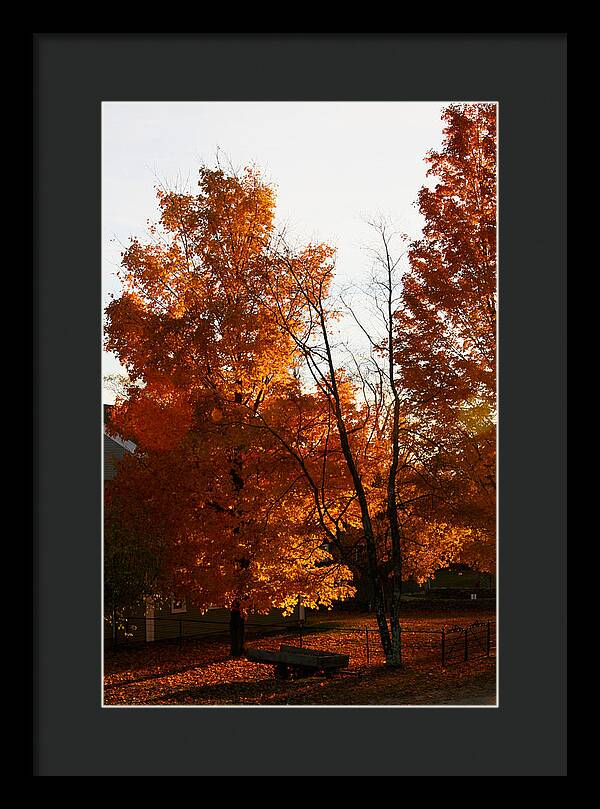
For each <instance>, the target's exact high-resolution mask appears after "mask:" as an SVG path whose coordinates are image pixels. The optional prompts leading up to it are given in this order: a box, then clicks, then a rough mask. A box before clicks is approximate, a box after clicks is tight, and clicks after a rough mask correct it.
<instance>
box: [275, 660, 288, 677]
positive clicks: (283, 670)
mask: <svg viewBox="0 0 600 809" xmlns="http://www.w3.org/2000/svg"><path fill="white" fill-rule="evenodd" d="M274 670H275V679H276V680H287V679H288V677H289V671H288V667H287V665H286V664H285V663H276V664H275V666H274Z"/></svg>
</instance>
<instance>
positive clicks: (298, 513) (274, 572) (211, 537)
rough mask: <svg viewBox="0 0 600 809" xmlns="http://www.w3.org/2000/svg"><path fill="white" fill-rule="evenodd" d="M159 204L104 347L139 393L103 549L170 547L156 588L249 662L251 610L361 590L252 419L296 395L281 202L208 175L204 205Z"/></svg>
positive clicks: (121, 415) (263, 189) (128, 413)
mask: <svg viewBox="0 0 600 809" xmlns="http://www.w3.org/2000/svg"><path fill="white" fill-rule="evenodd" d="M158 199H159V204H160V209H161V216H160V221H159V223H158V224H157V225H156V226H154V227H153V228H152V229H151V236H152V239H151V241H150V242H149V243H147V244H142V243H141V242H140V241H138V240H134V241H132V243H131V245H130V246H129V247H128V249H127V250H126V251H125V253H124V255H123V261H122V269H121V273H120V275H121V280H122V283H123V286H124V291H123V294H122V295H121V296H120V297H118V298H116V299H114V300H113V301H112V302H111V303H110V304H109V306H108V307H107V324H106V330H105V333H106V347H107V349H109V350H111V351H114V352H115V353H116V355H117V356H118V357H119V360H120V361H121V363H122V365H123V366H125V368H126V369H127V372H128V374H129V378H130V381H131V384H130V386H129V389H128V391H127V395H126V396H125V397H122V398H120V399H118V400H117V403H116V406H115V408H114V409H113V414H112V420H111V429H112V430H113V431H114V432H115V433H118V434H119V435H121V436H122V437H124V438H127V439H130V440H132V441H134V442H135V443H136V445H137V451H136V453H135V455H133V456H131V457H129V458H127V459H126V461H125V462H124V463H122V464H121V468H120V470H119V474H118V475H117V477H116V478H115V480H114V481H113V482H112V483H111V484H110V485H109V487H108V491H107V505H106V518H107V523H111V522H114V521H115V520H117V519H118V524H119V526H120V531H119V532H116V534H115V532H114V531H111V532H109V534H108V536H114V537H115V542H118V541H119V539H124V540H125V541H130V537H131V536H134V535H135V536H139V535H140V533H143V532H144V531H145V530H146V528H147V527H148V526H150V527H151V529H152V533H153V534H156V533H158V534H160V536H161V537H162V542H163V544H164V546H165V551H164V557H163V558H164V564H163V565H162V569H161V574H160V577H159V579H160V580H157V583H156V587H157V588H158V589H160V588H162V589H163V590H166V591H171V592H173V593H177V592H185V593H186V596H187V598H189V599H190V600H191V601H193V602H194V603H195V604H197V605H198V606H199V607H200V608H201V609H207V608H209V607H214V606H223V607H227V608H229V609H231V610H232V625H234V626H235V627H236V632H235V633H234V636H235V637H234V636H232V652H233V653H235V654H239V653H240V652H241V651H242V648H243V640H242V638H241V636H240V633H239V632H238V630H239V629H240V627H241V629H243V616H244V615H245V614H246V613H247V612H248V611H249V610H256V611H260V612H265V611H268V610H269V609H270V608H271V607H281V608H283V610H284V611H287V612H290V611H291V610H292V609H293V608H294V606H295V605H296V603H297V602H298V599H302V601H303V603H304V604H305V605H306V606H316V605H317V604H319V605H330V604H331V603H332V601H333V600H334V599H342V598H344V597H347V596H349V595H351V594H352V593H353V592H354V590H353V587H352V586H351V583H350V581H351V574H350V571H349V570H348V569H347V568H346V567H345V566H344V565H343V564H340V563H336V562H335V561H334V560H333V558H332V557H331V555H330V554H329V553H328V551H327V549H326V548H325V547H324V546H323V536H322V533H321V529H320V526H319V523H318V520H315V518H314V504H313V501H312V499H311V493H310V491H308V490H307V487H306V485H305V481H304V479H303V478H302V476H299V475H298V470H297V468H296V467H295V465H294V462H293V459H291V458H290V456H289V455H288V454H287V453H285V452H282V448H281V445H280V442H278V441H277V440H276V439H275V438H274V436H273V435H272V434H271V433H269V432H268V431H266V430H264V429H262V427H261V425H260V424H259V420H258V418H257V414H258V413H259V411H260V410H261V409H265V408H269V409H270V412H271V413H272V414H274V418H275V420H276V421H277V423H278V424H279V423H280V421H281V418H282V416H283V415H285V412H284V411H285V407H282V406H281V405H279V406H278V404H277V402H278V401H279V400H284V401H286V402H294V401H295V400H300V398H301V393H300V386H299V383H298V380H297V378H296V377H295V376H294V371H295V367H296V364H297V359H296V356H295V352H294V346H293V344H292V341H291V340H290V338H289V336H286V334H284V333H283V332H282V331H281V329H279V327H278V325H277V323H276V321H275V320H274V319H273V317H272V316H271V315H270V311H271V306H270V303H269V301H268V300H266V298H268V296H269V289H272V288H275V287H276V288H277V289H278V295H279V298H278V301H279V302H281V301H285V303H286V305H287V306H288V307H289V308H290V310H293V308H294V302H293V300H291V299H290V298H289V296H287V297H286V293H285V289H286V279H285V277H284V274H283V269H284V268H283V265H281V264H280V263H278V262H276V261H273V258H272V250H271V242H272V238H273V212H274V195H273V192H272V189H271V188H270V187H269V186H268V185H266V184H265V183H263V182H262V180H261V178H260V177H259V175H258V173H257V172H256V171H254V170H252V169H247V170H246V171H245V172H244V173H243V174H242V175H241V176H238V175H235V174H226V173H225V172H224V171H222V170H221V169H216V170H210V169H207V168H203V169H202V170H201V173H200V182H199V193H198V194H196V195H192V194H181V193H165V192H159V194H158ZM302 266H303V268H304V271H305V272H308V273H309V272H310V269H311V265H310V262H309V261H306V260H305V261H303V262H302ZM128 502H129V507H128V505H127V504H128Z"/></svg>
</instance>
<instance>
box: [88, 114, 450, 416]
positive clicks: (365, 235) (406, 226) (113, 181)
mask: <svg viewBox="0 0 600 809" xmlns="http://www.w3.org/2000/svg"><path fill="white" fill-rule="evenodd" d="M444 106H445V104H443V103H442V104H439V103H430V102H422V103H413V102H185V103H179V102H104V103H103V105H102V245H103V255H102V268H103V271H102V282H103V300H104V305H106V304H107V303H108V301H109V299H110V297H109V296H110V294H111V293H112V294H113V295H117V294H119V291H120V288H119V284H118V282H117V279H116V278H115V275H114V273H115V270H116V268H117V266H118V264H119V262H120V254H121V251H122V250H123V247H124V246H125V245H126V244H127V243H128V242H129V239H130V237H131V236H139V237H142V239H143V237H144V234H145V232H146V228H147V221H148V220H149V219H150V220H154V219H155V218H156V216H157V206H156V199H155V194H154V187H155V185H156V184H157V182H158V181H160V182H161V183H163V184H165V185H173V184H176V183H177V184H179V185H181V183H186V182H187V183H188V184H189V186H190V188H194V187H195V186H196V183H197V179H198V169H199V167H200V165H202V164H208V165H210V166H213V165H214V162H215V155H216V153H217V149H218V150H220V153H221V160H222V162H225V160H227V159H229V160H230V161H231V162H232V164H233V165H235V166H238V167H242V166H244V165H248V164H250V163H253V164H256V165H257V166H258V167H259V168H260V169H261V171H262V173H263V175H264V176H265V178H266V179H267V180H269V181H271V182H273V183H274V184H275V186H276V189H277V198H278V205H277V221H278V222H279V223H280V224H282V223H284V222H285V223H286V225H287V227H288V229H289V231H290V232H291V234H293V236H294V237H295V238H298V239H299V240H301V241H308V240H319V241H325V242H328V243H329V244H333V245H335V246H336V247H337V250H338V253H337V269H338V273H339V276H340V278H341V280H342V281H343V282H344V283H347V282H352V281H357V282H360V281H361V279H365V280H366V277H368V274H369V270H370V266H371V261H370V259H369V257H368V255H367V254H366V253H365V249H364V248H365V246H366V245H369V244H373V234H372V232H371V231H370V228H369V227H368V226H367V225H366V224H365V219H366V218H369V217H373V216H376V215H379V214H383V215H385V216H387V217H389V218H390V219H391V220H392V222H393V223H394V226H395V227H397V228H398V229H399V230H401V231H403V232H406V233H408V234H409V235H410V236H412V237H416V236H418V235H419V233H420V229H421V223H422V220H421V217H420V215H419V213H418V212H417V210H416V208H415V204H414V203H415V201H416V198H417V193H418V190H419V188H420V187H421V186H422V185H423V184H424V183H425V171H426V164H425V163H424V161H423V158H424V156H425V153H426V152H427V151H428V150H429V149H432V148H439V146H440V144H441V138H442V122H441V118H440V116H441V111H442V108H443V107H444ZM121 370H122V369H121V368H120V366H119V363H118V361H117V359H116V358H115V357H114V356H112V355H110V354H107V353H106V352H104V353H103V373H104V374H107V373H119V372H121ZM104 400H105V401H106V402H112V400H113V394H112V393H110V392H109V391H105V392H104Z"/></svg>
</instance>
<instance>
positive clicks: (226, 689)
mask: <svg viewBox="0 0 600 809" xmlns="http://www.w3.org/2000/svg"><path fill="white" fill-rule="evenodd" d="M488 618H489V619H493V618H494V616H493V615H492V614H490V615H489V616H488V615H482V614H481V612H478V613H477V614H476V615H470V614H469V613H461V614H460V615H459V616H456V618H453V617H451V616H448V615H447V614H444V613H439V614H432V613H429V614H423V615H418V614H416V615H410V616H407V619H406V620H405V621H404V622H403V629H404V661H405V664H404V667H403V669H402V670H401V671H393V670H390V669H388V668H386V667H385V665H384V664H383V656H382V654H381V651H380V648H379V642H378V638H377V635H376V633H369V659H368V662H367V645H366V633H365V629H366V628H370V629H375V622H374V619H373V616H371V615H357V614H349V613H347V614H331V613H326V614H324V615H323V616H321V615H319V616H311V617H310V619H309V625H308V626H307V628H306V630H305V631H304V633H303V637H302V642H303V645H304V646H305V647H309V648H314V649H323V650H328V651H332V652H340V653H344V654H348V655H350V664H349V666H348V668H347V669H345V670H343V671H342V672H340V673H339V674H337V675H336V676H335V677H333V678H330V679H327V678H325V677H322V676H318V675H314V676H310V677H306V678H302V679H293V680H287V681H277V680H275V679H274V677H273V670H272V668H271V667H270V666H266V665H260V664H257V663H252V662H250V661H248V660H245V659H236V660H232V659H231V658H229V656H228V652H229V649H228V643H227V639H226V638H222V637H219V638H212V639H208V638H203V639H200V640H198V641H196V642H194V641H187V642H186V643H185V644H184V645H183V646H182V647H179V646H178V645H176V644H170V643H156V644H146V645H145V646H135V647H134V646H132V647H130V648H120V649H116V650H110V649H109V650H107V651H106V654H105V669H104V674H105V692H104V703H105V705H449V704H450V705H452V704H454V705H494V704H495V702H496V667H495V656H494V655H493V654H492V656H491V657H489V658H488V657H486V656H484V655H483V653H482V651H480V649H479V648H478V646H477V638H475V639H474V640H473V641H472V644H471V645H472V646H473V647H474V649H473V650H472V651H471V655H472V656H471V657H470V659H469V661H468V662H467V663H465V662H463V658H462V645H460V646H458V645H457V646H456V649H455V651H454V652H453V657H452V661H453V662H452V663H451V665H448V666H447V667H446V668H442V666H441V653H440V652H441V649H440V631H441V627H442V626H443V625H445V626H447V627H449V626H453V625H461V626H466V625H467V624H470V623H472V622H473V621H486V620H488ZM482 632H483V633H484V630H483V629H482ZM453 637H454V636H453V635H452V633H449V635H448V636H447V641H446V643H447V647H448V646H449V645H451V644H452V643H454V642H455V641H454V640H453ZM455 637H456V642H457V643H458V642H460V635H459V634H458V633H457V634H456V636H455ZM281 643H291V644H294V645H297V644H298V643H299V636H298V634H297V633H294V632H287V633H283V632H282V633H280V634H276V635H275V634H274V635H268V636H263V637H250V638H248V640H247V644H246V645H247V646H248V647H253V648H257V649H273V650H276V649H278V648H279V645H280V644H281ZM473 651H474V652H475V654H473Z"/></svg>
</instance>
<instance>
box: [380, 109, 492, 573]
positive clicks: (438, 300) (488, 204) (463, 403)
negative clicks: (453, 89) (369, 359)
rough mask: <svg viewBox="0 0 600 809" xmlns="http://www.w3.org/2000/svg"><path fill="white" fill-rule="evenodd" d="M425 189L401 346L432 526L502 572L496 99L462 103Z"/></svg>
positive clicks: (400, 321) (403, 305)
mask: <svg viewBox="0 0 600 809" xmlns="http://www.w3.org/2000/svg"><path fill="white" fill-rule="evenodd" d="M443 120H444V122H445V128H444V141H443V145H442V148H441V150H440V151H439V152H435V151H432V152H429V154H428V155H427V158H426V159H427V162H428V164H429V169H428V176H429V177H431V178H432V183H431V184H430V185H428V186H426V187H423V188H422V189H421V191H420V193H419V198H418V208H419V211H420V212H421V214H422V215H423V217H424V220H425V224H424V227H423V236H422V238H421V239H418V240H416V241H413V242H412V243H411V244H410V249H409V252H408V260H409V268H408V271H407V272H406V273H405V274H404V276H403V292H402V297H401V301H400V305H399V307H398V310H397V313H396V329H395V350H396V359H397V362H398V366H399V368H400V369H401V385H402V388H403V390H404V391H405V393H406V395H407V397H408V400H409V401H408V411H409V413H410V418H411V429H412V431H413V435H414V436H418V447H417V450H416V451H417V452H418V456H419V464H418V466H419V488H421V490H422V491H423V492H429V494H430V497H429V498H423V499H422V501H421V503H422V506H423V510H422V514H421V519H422V521H423V525H424V526H428V527H429V528H428V530H430V529H431V526H432V525H434V526H437V528H436V530H438V531H442V532H443V531H444V530H445V531H447V532H452V531H454V532H456V531H459V530H460V529H461V528H462V529H463V535H464V536H463V538H464V540H465V541H464V549H463V552H462V553H463V558H464V559H465V560H466V561H469V562H470V563H472V564H475V565H479V566H480V567H481V568H482V569H485V570H492V569H493V565H494V548H495V508H496V500H495V469H496V107H495V105H494V104H479V103H477V104H459V105H456V104H453V105H450V106H449V107H447V108H446V109H445V111H444V113H443Z"/></svg>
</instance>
